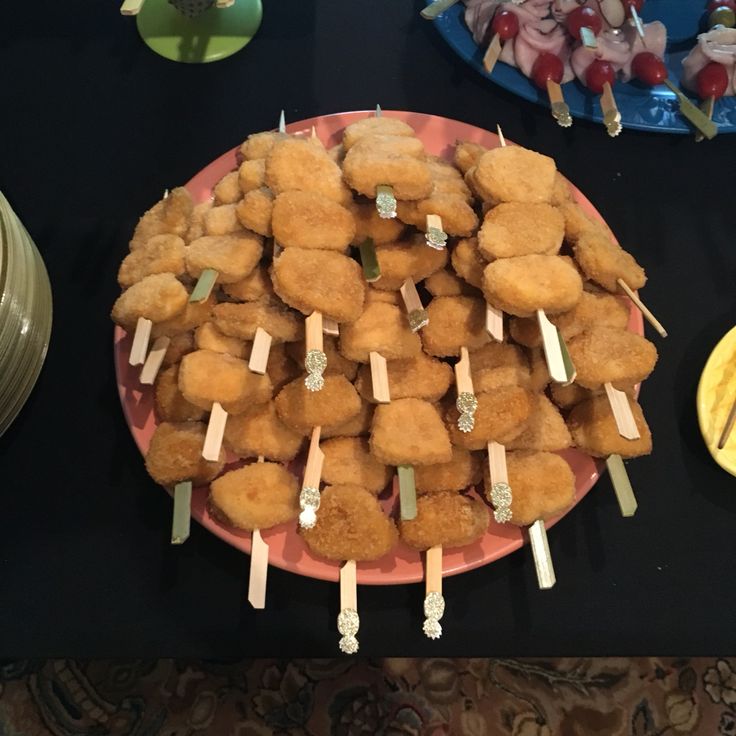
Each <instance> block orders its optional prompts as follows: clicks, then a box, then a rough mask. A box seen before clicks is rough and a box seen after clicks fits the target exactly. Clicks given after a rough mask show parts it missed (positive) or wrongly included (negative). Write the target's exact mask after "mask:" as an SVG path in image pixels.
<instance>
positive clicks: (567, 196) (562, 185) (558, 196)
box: [551, 171, 572, 207]
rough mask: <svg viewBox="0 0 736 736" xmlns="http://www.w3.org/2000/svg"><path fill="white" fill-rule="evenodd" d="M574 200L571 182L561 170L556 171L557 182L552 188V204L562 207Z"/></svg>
mask: <svg viewBox="0 0 736 736" xmlns="http://www.w3.org/2000/svg"><path fill="white" fill-rule="evenodd" d="M571 200H572V188H571V187H570V182H569V181H568V180H567V179H565V177H564V176H562V174H560V172H559V171H558V172H556V173H555V184H554V188H553V190H552V200H551V202H552V204H553V205H555V207H560V206H562V205H564V204H566V203H567V202H570V201H571Z"/></svg>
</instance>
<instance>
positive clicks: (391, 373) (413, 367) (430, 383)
mask: <svg viewBox="0 0 736 736" xmlns="http://www.w3.org/2000/svg"><path fill="white" fill-rule="evenodd" d="M386 371H387V373H388V387H389V393H390V394H391V399H392V400H395V399H407V398H414V399H425V400H426V401H429V402H431V403H433V404H434V403H435V402H437V401H439V400H440V399H441V398H442V397H443V396H444V395H445V394H446V393H447V390H448V389H449V388H450V384H451V383H452V368H450V366H449V365H448V364H447V363H443V362H442V361H441V360H437V359H436V358H431V357H430V356H428V355H425V354H424V353H419V354H418V355H417V356H415V357H413V358H404V359H402V360H389V361H387V363H386ZM355 388H356V389H357V390H358V393H359V394H360V395H361V396H362V397H363V398H364V399H366V400H367V401H373V384H372V380H371V369H370V366H368V365H363V366H361V368H360V370H359V371H358V378H357V379H356V381H355Z"/></svg>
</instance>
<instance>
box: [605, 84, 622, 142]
mask: <svg viewBox="0 0 736 736" xmlns="http://www.w3.org/2000/svg"><path fill="white" fill-rule="evenodd" d="M601 109H602V110H603V125H605V126H606V132H607V133H608V135H610V136H611V138H615V137H616V136H617V135H618V134H619V133H620V132H621V131H622V130H623V127H622V126H621V113H620V112H619V110H618V107H617V106H616V99H615V98H614V96H613V90H612V89H611V85H610V84H609V83H608V82H604V83H603V94H602V95H601Z"/></svg>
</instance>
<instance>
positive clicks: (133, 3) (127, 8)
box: [120, 0, 146, 15]
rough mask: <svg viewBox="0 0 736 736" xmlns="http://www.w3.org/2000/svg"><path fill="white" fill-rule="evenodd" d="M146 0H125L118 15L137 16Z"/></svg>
mask: <svg viewBox="0 0 736 736" xmlns="http://www.w3.org/2000/svg"><path fill="white" fill-rule="evenodd" d="M145 1H146V0H125V2H123V4H122V5H121V6H120V15H138V13H140V12H141V8H142V7H143V3H144V2H145Z"/></svg>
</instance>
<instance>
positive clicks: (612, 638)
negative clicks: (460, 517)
mask: <svg viewBox="0 0 736 736" xmlns="http://www.w3.org/2000/svg"><path fill="white" fill-rule="evenodd" d="M150 1H151V2H152V1H153V0H150ZM418 10H419V4H418V3H417V2H409V1H406V0H405V1H403V2H399V1H398V0H374V1H373V2H371V3H354V2H335V1H327V0H319V1H318V2H304V0H278V1H276V0H265V9H264V18H263V25H262V27H261V29H260V31H259V33H258V35H257V37H256V38H255V40H254V41H253V42H252V43H251V45H250V46H248V47H247V48H246V49H245V50H244V51H242V52H241V53H239V54H237V55H236V56H235V57H233V58H230V59H228V60H226V61H223V62H220V63H217V64H211V65H204V66H186V65H178V64H175V63H172V62H169V61H166V60H164V59H161V58H159V57H157V56H155V55H154V54H153V53H151V52H150V51H149V50H148V49H147V48H146V47H144V46H143V44H142V43H141V42H140V40H139V38H138V35H137V33H136V29H135V23H134V21H132V20H130V19H125V18H122V17H120V16H119V14H118V3H117V2H116V1H115V0H107V1H106V2H94V3H92V2H81V1H79V0H77V2H66V3H58V2H51V1H50V0H39V2H35V3H15V4H14V5H13V8H12V10H11V9H6V11H5V13H4V14H3V23H2V24H1V25H0V89H1V90H2V92H3V103H4V104H3V105H2V113H1V114H0V189H2V191H3V192H4V193H5V194H6V196H7V197H8V199H9V200H10V202H11V204H12V205H13V206H14V207H15V209H16V211H17V213H18V214H19V216H20V217H21V218H22V220H23V221H24V223H25V224H26V226H27V228H28V229H29V231H30V232H31V234H32V236H33V237H34V239H35V241H36V243H37V244H38V246H39V248H40V250H41V252H42V254H43V256H44V258H45V260H46V264H47V266H48V269H49V273H50V276H51V282H52V285H53V290H54V310H55V318H54V331H53V335H52V341H51V347H50V350H49V354H48V360H47V362H46V365H45V368H44V370H43V373H42V375H41V377H40V380H39V382H38V385H37V387H36V389H35V391H34V393H33V395H32V397H31V399H30V401H29V403H28V405H27V406H26V407H25V410H24V412H23V413H22V415H21V416H20V418H19V419H18V420H17V422H16V423H15V425H14V426H13V427H12V429H11V430H10V431H9V432H8V433H7V434H6V435H5V436H4V437H2V439H0V462H1V463H2V465H1V467H2V481H3V482H2V496H3V505H2V510H1V511H0V656H6V657H11V656H12V657H15V656H52V655H59V656H61V655H74V656H85V657H86V656H89V657H93V656H94V657H102V656H113V655H118V656H128V655H130V656H133V655H136V656H138V655H140V656H150V657H153V656H169V655H176V656H193V657H194V656H196V657H234V656H239V655H251V656H262V655H263V656H265V655H295V656H296V655H299V656H307V655H309V656H318V655H321V656H328V655H333V654H335V653H336V652H337V647H336V643H337V638H338V637H337V632H336V626H335V617H336V614H337V608H338V590H337V586H336V585H332V584H328V583H324V582H316V581H313V580H310V579H306V578H301V577H297V576H295V575H291V574H289V573H286V572H282V571H281V570H277V569H271V570H270V572H269V588H268V608H267V610H266V611H265V612H255V611H253V610H251V609H250V608H249V606H248V605H247V603H246V602H245V593H246V585H247V569H248V568H247V565H248V558H247V557H246V556H244V555H242V554H241V553H239V552H237V551H236V550H234V549H232V548H230V547H229V546H227V545H226V544H224V543H223V542H221V541H219V540H218V539H216V538H215V537H214V536H212V535H210V534H209V533H207V532H206V531H204V530H203V529H202V528H201V527H199V526H198V525H194V527H193V531H192V537H191V539H190V540H189V541H188V542H187V544H185V545H184V546H183V547H180V548H173V547H171V546H170V545H169V543H168V539H167V537H168V530H169V524H170V520H171V501H170V498H169V497H168V496H167V495H166V494H165V493H164V492H163V491H162V490H161V489H160V488H159V487H157V486H156V485H155V484H154V483H153V482H152V481H151V480H150V479H149V478H148V476H147V474H146V472H145V470H144V467H143V463H142V461H141V458H140V456H139V454H138V452H137V450H136V447H135V445H134V444H133V441H132V439H131V437H130V435H129V433H128V430H127V427H126V424H125V421H124V419H123V415H122V412H121V410H120V406H119V403H118V397H117V392H116V387H115V380H114V373H113V362H112V325H111V323H110V321H109V318H108V314H109V310H110V306H111V304H112V302H113V300H114V299H115V297H116V295H117V293H118V287H117V284H116V281H115V275H116V271H117V267H118V264H119V263H120V260H121V259H122V257H123V255H124V253H125V252H126V248H127V240H128V238H129V236H130V233H131V231H132V227H133V225H134V223H135V221H136V219H137V217H138V216H139V215H140V214H141V213H142V212H143V211H144V210H145V209H146V208H147V207H149V206H150V204H151V203H152V202H154V201H156V200H157V199H158V198H159V197H160V195H161V192H162V190H163V189H164V188H166V187H172V186H175V185H178V184H180V183H182V182H185V181H186V180H187V179H189V178H190V177H191V175H192V174H194V173H195V172H197V171H198V170H199V169H200V168H202V167H203V166H204V165H205V164H207V163H208V162H210V161H211V160H212V159H214V158H216V157H217V156H218V155H220V154H221V153H222V152H224V151H225V150H227V149H229V148H231V147H232V146H234V145H236V144H237V143H239V142H240V141H241V140H242V139H243V138H244V137H245V136H246V135H247V134H248V133H250V132H254V131H258V130H262V129H266V128H269V127H272V126H273V124H274V120H275V119H276V118H277V115H278V112H279V110H280V109H281V108H282V107H283V108H285V110H286V114H287V118H288V119H290V120H296V119H300V118H306V117H310V116H313V115H318V114H323V113H329V112H336V111H342V110H354V109H365V108H370V107H372V106H374V105H375V104H376V102H380V104H381V105H382V106H383V107H384V108H385V109H392V108H393V109H409V110H416V111H421V112H428V113H434V114H437V115H444V116H447V117H452V118H457V119H459V120H463V121H466V122H468V123H472V124H474V125H478V126H481V127H486V128H490V129H494V128H495V125H496V123H500V124H501V125H502V126H503V128H504V131H505V133H506V135H507V136H508V137H510V138H512V139H513V140H515V141H517V142H519V143H521V144H524V145H528V146H530V147H533V148H535V149H538V150H540V151H542V152H544V153H547V154H549V155H551V156H554V157H555V159H556V160H557V163H558V166H559V168H560V170H561V171H562V172H563V173H564V174H566V175H567V176H568V177H569V178H570V179H571V180H572V181H574V182H575V183H576V184H577V185H578V186H579V187H580V188H581V189H582V190H583V191H584V192H585V193H586V194H587V195H588V196H589V197H590V199H591V200H592V201H593V202H594V204H596V205H597V206H598V208H599V209H600V211H601V212H602V213H603V215H604V216H605V217H606V218H607V220H608V222H609V223H610V225H611V226H612V227H613V229H614V231H615V232H616V233H617V234H618V237H619V238H620V240H621V242H622V243H623V244H624V246H625V247H627V248H628V249H630V250H631V251H632V252H633V253H634V254H635V255H636V257H637V258H638V259H639V261H640V262H641V263H642V264H643V265H644V266H645V267H646V269H647V271H648V273H649V276H650V284H649V285H648V286H647V287H646V290H645V292H644V294H645V296H646V300H647V302H648V304H649V305H650V306H651V308H652V310H653V311H654V313H655V314H657V315H658V316H659V317H660V319H661V320H662V321H663V322H664V323H665V324H666V326H667V327H668V328H669V331H670V337H669V338H667V339H666V340H661V339H659V338H657V339H656V342H657V345H658V347H659V350H660V361H659V365H658V366H657V369H656V371H655V373H654V374H653V376H652V377H651V378H650V379H649V380H648V381H647V382H646V385H645V387H644V390H643V394H642V404H643V406H644V409H645V411H646V414H647V417H648V420H649V423H650V425H651V427H652V430H653V434H654V438H655V452H654V454H653V455H652V456H651V457H648V458H642V459H639V460H636V461H634V462H631V463H630V464H629V473H630V476H631V480H632V482H633V484H634V486H635V488H636V490H637V492H638V497H639V502H640V507H639V511H638V513H637V514H636V516H635V517H634V518H631V519H623V518H621V516H620V514H619V512H618V507H617V505H616V501H615V498H614V495H613V492H612V490H611V486H610V483H609V480H608V478H607V477H604V478H603V479H602V480H601V481H600V482H599V484H598V485H597V486H596V488H595V489H594V491H593V492H592V493H591V494H590V495H589V496H588V497H586V498H585V499H584V501H583V502H582V503H581V504H580V505H579V506H578V507H577V508H576V509H575V510H574V512H573V513H571V514H569V515H568V516H567V517H566V518H565V519H564V520H563V521H562V522H561V523H560V524H559V525H558V526H556V527H555V528H554V529H553V530H552V531H551V532H550V535H549V536H550V547H551V551H552V555H553V558H554V560H555V564H556V570H557V578H558V582H557V585H556V587H555V588H554V589H552V590H551V591H540V590H538V589H537V584H536V578H535V573H534V566H533V564H532V558H531V554H530V552H529V550H528V548H525V549H524V550H523V551H521V552H517V553H515V554H513V555H511V556H509V557H507V558H505V559H503V560H501V561H499V562H496V563H494V564H493V565H491V566H488V567H485V568H482V569H479V570H476V571H474V572H470V573H467V574H464V575H462V576H460V577H454V578H450V579H447V580H446V582H445V597H446V600H447V613H446V614H445V619H444V623H445V634H444V636H443V638H442V639H441V640H440V641H438V642H430V641H428V640H427V639H425V638H424V636H423V635H422V633H421V621H422V616H421V606H422V599H423V589H422V587H421V586H419V585H414V586H402V587H384V588H361V589H360V591H359V600H360V612H361V631H360V640H361V652H362V653H364V654H371V655H389V654H390V655H428V654H445V655H512V654H513V655H573V654H575V655H594V654H597V655H611V654H644V653H658V654H696V653H698V654H716V653H720V654H729V653H730V654H733V653H734V652H735V651H736V628H735V627H734V626H733V625H732V620H733V611H734V610H736V585H734V584H733V576H732V571H733V565H734V561H736V534H735V533H734V520H735V519H736V483H735V482H734V479H733V478H732V477H731V476H729V475H727V474H726V473H725V472H724V471H722V470H720V469H719V468H718V467H717V466H716V465H715V464H714V463H713V462H712V461H711V460H710V458H709V456H708V454H707V452H706V450H705V448H704V445H703V443H702V441H701V438H700V435H699V432H698V428H697V422H696V415H695V408H694V398H695V390H696V386H697V381H698V377H699V375H700V371H701V369H702V366H703V364H704V362H705V360H706V358H707V356H708V354H709V352H710V350H711V349H712V347H713V346H714V345H715V343H716V341H717V340H718V338H719V337H720V336H721V335H722V334H723V333H724V332H725V331H726V330H728V329H729V328H730V327H731V326H732V324H733V321H734V320H733V317H732V311H733V308H734V288H733V284H734V268H735V267H736V249H735V248H734V240H733V232H734V230H733V218H734V209H736V188H735V187H734V162H735V160H736V155H735V148H734V144H736V138H735V137H733V136H726V135H724V136H720V137H718V138H716V139H715V140H713V141H711V142H705V143H701V144H695V143H694V142H693V140H692V138H690V137H675V136H668V135H649V134H642V133H636V132H631V131H625V132H624V134H623V135H622V136H620V137H619V138H618V139H616V140H610V139H609V138H608V137H607V136H606V135H605V133H604V131H603V129H602V128H601V127H600V126H599V125H593V124H588V123H586V122H576V123H575V125H574V127H573V128H572V129H571V130H567V131H563V130H562V129H560V128H559V127H557V125H556V124H555V123H554V122H553V120H552V119H551V118H550V117H549V114H548V113H547V112H546V111H545V110H544V109H542V108H540V107H536V106H534V105H532V104H530V103H527V102H525V101H522V100H519V99H517V98H516V97H514V96H512V95H510V94H508V93H506V92H504V91H502V90H500V89H498V88H496V87H494V86H493V85H492V84H490V83H488V82H487V81H486V80H485V79H482V78H481V77H480V76H478V75H476V73H475V72H473V71H472V70H471V69H470V68H469V67H467V66H465V65H464V63H462V62H461V61H460V60H459V59H458V58H456V57H455V56H454V55H453V53H452V52H451V51H450V50H449V49H448V48H447V47H446V46H445V45H444V43H443V42H442V40H441V39H440V38H439V36H438V35H437V33H436V31H435V29H434V28H433V27H432V24H431V23H428V22H426V21H422V20H420V19H419V16H418Z"/></svg>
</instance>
